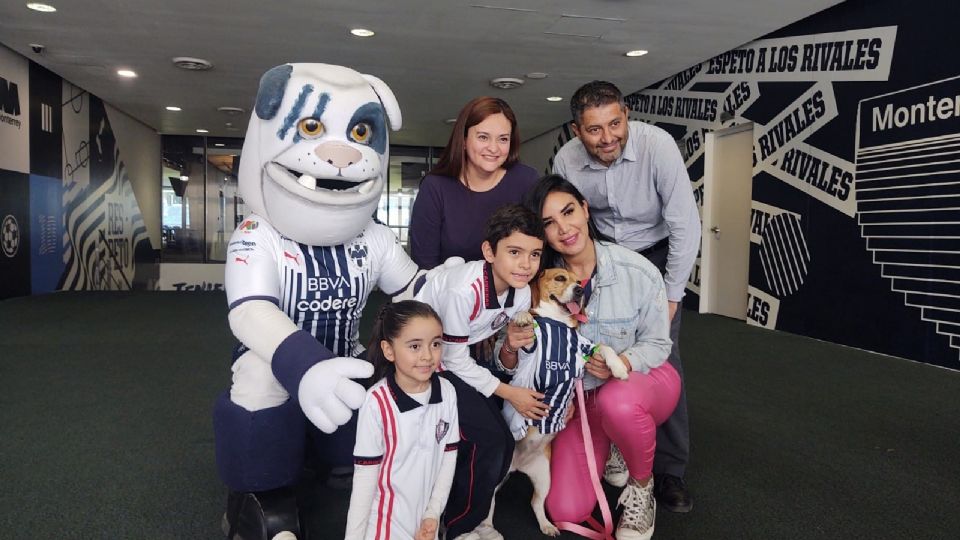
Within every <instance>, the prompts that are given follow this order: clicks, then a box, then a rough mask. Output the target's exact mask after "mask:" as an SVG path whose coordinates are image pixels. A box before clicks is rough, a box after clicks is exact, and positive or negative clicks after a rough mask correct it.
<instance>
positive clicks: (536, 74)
mask: <svg viewBox="0 0 960 540" xmlns="http://www.w3.org/2000/svg"><path fill="white" fill-rule="evenodd" d="M527 78H528V79H546V78H547V74H546V73H544V72H542V71H531V72H530V73H527Z"/></svg>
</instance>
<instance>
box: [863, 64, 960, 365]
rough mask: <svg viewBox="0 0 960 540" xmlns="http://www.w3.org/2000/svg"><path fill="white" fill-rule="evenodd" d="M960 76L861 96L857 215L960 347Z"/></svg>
mask: <svg viewBox="0 0 960 540" xmlns="http://www.w3.org/2000/svg"><path fill="white" fill-rule="evenodd" d="M958 143H960V76H958V77H953V78H950V79H945V80H942V81H936V82H932V83H928V84H924V85H920V86H916V87H913V88H908V89H905V90H900V91H897V92H892V93H889V94H884V95H880V96H876V97H872V98H867V99H864V100H862V101H861V102H860V105H859V110H858V119H857V148H856V156H857V159H856V162H857V163H856V167H857V169H856V170H857V174H856V190H857V217H858V222H859V224H860V230H861V234H862V235H863V238H864V239H866V241H867V249H868V250H870V251H871V252H872V253H873V261H874V263H876V264H878V265H879V266H880V275H881V276H883V277H885V278H889V279H890V286H891V289H892V290H893V291H895V292H899V293H903V295H904V302H905V303H906V305H908V306H914V307H917V308H919V309H920V317H921V319H922V320H925V321H929V322H931V323H933V324H934V325H935V327H936V330H937V332H938V333H940V334H943V335H945V336H948V337H949V338H950V345H951V346H952V347H953V348H956V349H960V311H958V310H960V285H958V282H960V256H958V255H957V253H958V251H960V240H958V237H960V219H958V213H957V206H958V201H960V182H958V181H957V163H958V162H960V144H958Z"/></svg>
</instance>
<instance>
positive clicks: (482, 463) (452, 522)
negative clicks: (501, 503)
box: [416, 205, 549, 540]
mask: <svg viewBox="0 0 960 540" xmlns="http://www.w3.org/2000/svg"><path fill="white" fill-rule="evenodd" d="M482 251H483V255H484V259H485V260H483V261H473V262H469V263H466V264H464V265H462V266H458V267H454V268H450V269H443V270H441V271H440V272H439V273H438V274H437V275H435V276H434V277H432V278H431V279H430V281H428V282H427V283H426V284H425V285H424V286H423V288H422V289H421V290H420V291H419V292H418V293H417V297H416V298H417V300H421V301H423V302H426V303H428V304H430V305H431V306H432V307H433V308H434V309H436V310H437V313H439V315H440V318H441V320H442V321H443V362H442V366H441V369H442V370H443V373H442V376H443V377H444V378H446V379H447V380H448V381H450V382H451V383H453V386H454V388H456V390H457V410H458V411H459V415H460V428H461V432H462V441H461V443H460V454H459V457H458V459H457V468H456V472H455V474H454V479H453V487H452V489H451V491H450V500H449V501H448V503H447V508H446V512H445V513H444V522H445V524H446V527H447V537H448V538H450V539H455V538H460V537H463V538H464V539H471V540H477V539H482V540H496V539H499V538H503V537H502V536H501V535H500V534H499V533H498V532H497V531H496V530H495V529H493V528H492V527H488V526H481V522H482V521H483V520H484V518H486V517H487V514H488V512H489V511H490V505H491V502H492V501H493V495H494V491H495V490H496V487H497V485H498V484H499V483H500V481H501V480H503V478H504V477H505V476H506V474H507V471H508V469H509V467H510V461H511V458H512V457H513V447H514V440H513V435H511V433H510V429H509V427H508V426H507V424H506V422H505V421H504V419H503V415H502V413H501V407H502V403H503V400H506V401H509V402H510V403H511V404H512V405H513V406H514V408H515V409H516V410H517V411H519V412H520V414H522V415H524V417H526V418H531V419H539V418H542V417H543V416H544V415H545V414H546V413H547V411H548V409H549V407H547V405H545V404H544V403H543V402H542V401H541V399H542V398H543V394H540V393H538V392H536V391H534V390H531V389H529V388H522V387H517V386H513V385H509V384H505V383H503V382H500V380H499V379H498V378H497V377H496V376H494V375H493V373H491V372H490V367H489V366H486V365H481V364H479V363H478V362H477V361H476V360H474V359H473V358H471V357H470V351H469V346H470V345H472V344H474V343H478V342H481V341H483V340H485V339H487V338H488V337H490V336H492V335H494V334H495V333H497V332H499V331H500V330H501V329H503V328H504V327H507V326H508V324H507V323H508V322H509V321H510V320H511V319H513V317H514V315H516V314H517V313H519V312H521V311H525V310H527V309H529V307H530V288H529V287H528V286H527V285H528V283H529V282H530V280H532V279H533V277H534V276H535V275H536V273H537V271H538V270H539V268H540V255H541V253H542V251H543V224H542V222H541V220H540V218H539V217H537V216H536V215H535V214H533V213H532V212H530V211H529V210H527V209H526V208H524V207H522V206H520V205H508V206H504V207H502V208H500V209H499V210H497V211H496V212H494V213H493V215H491V216H490V220H489V221H488V223H487V233H486V240H485V241H484V242H483V245H482ZM532 342H533V330H532V328H530V327H528V328H519V327H517V326H515V325H512V324H511V325H509V327H508V330H507V337H506V340H505V341H504V343H503V346H502V347H501V348H500V350H499V351H498V352H497V355H496V356H495V359H496V361H497V362H498V363H499V364H501V365H500V366H498V367H500V368H502V369H505V370H507V371H509V370H512V369H513V368H515V367H516V364H517V351H518V350H519V349H520V347H524V346H527V345H529V344H530V343H532ZM495 396H496V397H495ZM498 398H499V399H498Z"/></svg>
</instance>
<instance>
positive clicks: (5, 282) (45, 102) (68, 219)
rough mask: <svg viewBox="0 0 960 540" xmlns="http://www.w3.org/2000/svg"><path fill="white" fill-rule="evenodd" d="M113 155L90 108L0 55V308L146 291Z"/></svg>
mask: <svg viewBox="0 0 960 540" xmlns="http://www.w3.org/2000/svg"><path fill="white" fill-rule="evenodd" d="M144 131H145V136H152V137H156V134H153V133H150V132H148V131H147V130H146V129H144ZM122 148H123V141H118V140H116V137H115V136H114V132H113V129H112V128H111V123H110V116H109V114H108V109H107V107H106V106H105V105H104V103H103V102H102V101H101V100H100V99H99V98H97V97H96V96H93V95H91V94H89V93H88V92H86V91H84V90H83V89H81V88H78V87H76V86H74V85H73V84H71V83H69V82H68V81H64V80H63V79H61V78H60V77H59V76H57V75H56V74H54V73H52V72H50V71H48V70H46V69H45V68H43V67H41V66H39V65H38V64H35V63H33V62H31V61H29V60H28V59H26V58H23V57H22V56H19V55H17V54H16V53H14V52H12V51H10V50H9V49H6V48H4V47H2V46H0V201H2V203H0V220H2V242H3V250H2V252H0V276H2V279H0V298H7V297H11V296H17V295H25V294H39V293H46V292H51V291H55V290H127V289H131V288H134V287H140V286H147V284H146V283H145V282H144V280H143V279H137V267H138V265H139V266H140V267H141V268H145V267H148V266H151V265H153V262H154V261H153V251H154V248H153V246H151V244H150V240H149V238H148V235H147V233H146V229H145V227H144V223H143V217H142V216H141V214H140V205H139V204H138V202H137V199H136V197H135V196H134V192H133V186H132V183H131V181H132V179H131V178H130V177H129V176H128V173H127V166H126V164H125V159H139V157H138V156H124V155H122ZM158 172H159V171H158ZM140 181H148V182H149V181H153V179H140ZM157 192H158V195H157V196H158V197H159V189H158V190H157ZM143 273H144V272H141V274H143ZM145 273H146V274H147V275H152V273H151V272H145Z"/></svg>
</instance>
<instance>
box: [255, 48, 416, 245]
mask: <svg viewBox="0 0 960 540" xmlns="http://www.w3.org/2000/svg"><path fill="white" fill-rule="evenodd" d="M388 127H392V128H393V129H394V130H397V129H400V107H399V105H397V99H396V98H395V97H394V96H393V92H391V91H390V89H389V88H388V87H387V85H386V84H384V82H383V81H381V80H380V79H378V78H376V77H373V76H371V75H362V74H360V73H357V72H356V71H354V70H352V69H349V68H345V67H342V66H332V65H327V64H285V65H282V66H277V67H275V68H273V69H271V70H270V71H268V72H266V73H265V74H264V75H263V77H262V78H261V79H260V89H259V90H258V91H257V103H256V107H255V109H254V113H253V114H252V115H251V116H250V125H249V126H248V127H247V135H246V139H245V140H244V143H243V152H242V154H241V157H240V171H239V186H240V194H241V195H242V196H243V200H244V202H245V203H246V205H247V206H248V207H249V208H250V209H251V210H252V211H253V212H255V213H257V214H259V215H260V216H262V217H263V218H264V219H266V220H267V221H268V222H270V224H271V225H272V226H273V227H274V228H275V229H276V230H277V231H278V232H280V234H282V235H284V236H286V237H287V238H290V239H291V240H295V241H297V242H301V243H304V244H309V245H314V246H331V245H337V244H342V243H344V242H347V241H348V240H350V239H351V238H353V237H355V236H356V235H358V234H360V232H361V231H362V230H363V229H364V227H366V226H367V224H369V223H370V220H371V218H372V216H373V213H374V211H375V210H376V208H377V203H378V202H379V201H380V195H381V194H382V193H383V188H384V185H385V184H386V180H385V177H386V175H387V168H388V161H389V148H390V141H389V137H388Z"/></svg>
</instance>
